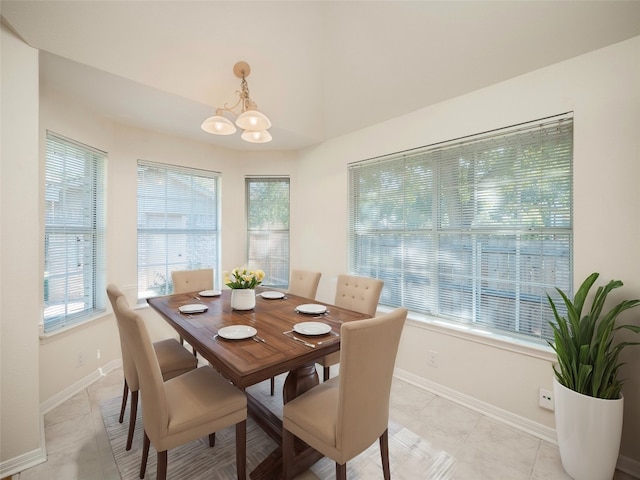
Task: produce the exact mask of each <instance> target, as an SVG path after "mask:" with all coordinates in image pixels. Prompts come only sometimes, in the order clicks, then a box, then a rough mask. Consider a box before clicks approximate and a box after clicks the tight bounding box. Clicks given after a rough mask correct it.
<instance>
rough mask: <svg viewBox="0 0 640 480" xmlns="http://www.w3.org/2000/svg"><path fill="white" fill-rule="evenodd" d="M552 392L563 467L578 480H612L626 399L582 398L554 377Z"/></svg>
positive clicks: (582, 396)
mask: <svg viewBox="0 0 640 480" xmlns="http://www.w3.org/2000/svg"><path fill="white" fill-rule="evenodd" d="M553 393H554V397H555V418H556V432H557V435H558V447H559V448H560V458H561V459H562V467H563V468H564V469H565V471H566V472H567V473H568V474H569V475H570V476H571V477H572V478H573V479H575V480H611V479H612V478H613V475H614V472H615V469H616V463H617V461H618V454H619V452H620V440H621V437H622V417H623V406H624V398H622V396H621V397H620V398H619V399H618V400H604V399H601V398H594V397H590V396H588V395H582V394H580V393H577V392H574V391H573V390H570V389H568V388H566V387H565V386H563V385H561V384H560V383H558V381H557V380H556V379H555V377H554V379H553Z"/></svg>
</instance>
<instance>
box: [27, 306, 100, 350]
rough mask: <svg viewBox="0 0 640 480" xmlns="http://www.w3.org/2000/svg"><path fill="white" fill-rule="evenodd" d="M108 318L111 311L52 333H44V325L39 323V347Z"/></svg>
mask: <svg viewBox="0 0 640 480" xmlns="http://www.w3.org/2000/svg"><path fill="white" fill-rule="evenodd" d="M109 316H111V311H108V310H105V311H102V312H100V313H97V314H95V315H92V316H90V317H87V318H86V319H84V320H82V321H80V322H77V323H74V324H72V325H69V326H67V327H63V328H59V329H57V330H55V331H53V332H47V333H45V332H44V324H42V323H41V324H40V325H39V330H40V344H41V345H44V344H47V343H49V342H52V341H54V340H56V339H58V338H62V337H64V336H65V335H66V334H69V333H71V332H75V331H78V330H81V329H83V328H87V327H88V326H89V325H91V324H93V323H95V322H97V321H100V320H103V319H105V318H107V317H109Z"/></svg>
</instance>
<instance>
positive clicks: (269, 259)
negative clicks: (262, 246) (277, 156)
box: [245, 175, 291, 288]
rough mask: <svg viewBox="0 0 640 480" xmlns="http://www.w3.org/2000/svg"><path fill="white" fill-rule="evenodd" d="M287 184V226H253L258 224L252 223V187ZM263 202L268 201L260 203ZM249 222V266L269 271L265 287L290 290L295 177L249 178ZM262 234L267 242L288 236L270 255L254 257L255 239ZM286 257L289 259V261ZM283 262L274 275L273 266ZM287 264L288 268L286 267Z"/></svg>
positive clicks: (246, 201) (247, 243) (247, 209)
mask: <svg viewBox="0 0 640 480" xmlns="http://www.w3.org/2000/svg"><path fill="white" fill-rule="evenodd" d="M259 183H262V184H278V183H280V184H284V183H286V190H287V191H286V207H284V206H281V208H286V212H287V214H286V225H284V226H279V227H274V228H262V227H252V225H253V224H254V222H253V221H252V219H251V218H250V217H251V212H252V211H253V209H252V198H251V185H252V184H259ZM260 202H261V203H263V202H264V199H261V200H260ZM245 222H246V238H247V241H246V258H247V263H248V265H249V266H250V267H251V268H252V269H260V270H263V271H264V272H265V279H264V281H263V282H262V285H264V286H268V287H273V288H288V287H289V274H290V265H291V256H290V255H291V178H290V177H289V176H288V175H277V176H271V175H248V176H246V177H245ZM257 234H260V235H261V236H262V237H263V239H265V240H266V241H267V242H269V241H271V240H273V238H274V237H275V238H276V240H277V238H278V237H281V238H282V237H285V238H286V240H285V243H284V244H283V243H282V241H281V242H279V244H278V245H277V247H276V248H275V249H273V248H272V247H271V246H268V247H267V250H269V252H268V254H266V255H262V256H261V257H260V258H258V257H256V256H254V255H253V254H252V252H253V247H254V243H253V242H252V236H255V235H257ZM285 257H286V258H285ZM277 263H280V264H281V266H280V267H278V268H275V270H277V271H278V272H279V273H278V274H277V276H276V274H274V273H273V270H274V268H271V265H272V264H274V265H275V264H277ZM282 264H284V265H285V266H282Z"/></svg>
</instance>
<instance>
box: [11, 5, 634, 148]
mask: <svg viewBox="0 0 640 480" xmlns="http://www.w3.org/2000/svg"><path fill="white" fill-rule="evenodd" d="M0 13H1V14H2V17H3V18H4V20H5V21H6V22H7V23H8V24H9V25H10V26H11V28H12V29H13V30H14V31H15V32H16V33H17V34H18V35H19V36H20V37H21V38H22V39H23V40H24V41H25V42H26V43H28V44H29V45H31V46H33V47H35V48H37V49H39V50H41V52H42V55H41V56H40V63H41V84H42V86H43V87H44V88H48V89H52V90H58V91H60V92H62V93H63V94H65V95H68V96H71V97H73V98H76V99H77V100H79V101H81V102H83V103H86V104H87V105H88V106H89V107H90V108H92V109H95V110H97V111H99V112H100V113H101V114H102V115H105V116H107V117H109V118H112V119H114V120H116V121H118V122H121V123H125V124H128V125H133V126H138V127H142V128H149V129H153V130H158V131H160V132H164V133H168V134H175V135H180V136H184V137H188V138H192V139H195V140H198V141H202V142H207V143H211V144H214V145H219V146H222V147H225V148H231V149H236V150H298V149H301V148H305V147H308V146H311V145H314V144H316V143H319V142H322V141H324V140H326V139H329V138H333V137H336V136H339V135H342V134H345V133H349V132H352V131H355V130H358V129H360V128H363V127H366V126H369V125H372V124H375V123H378V122H381V121H384V120H386V119H389V118H393V117H396V116H399V115H402V114H405V113H409V112H411V111H414V110H417V109H419V108H422V107H425V106H428V105H431V104H434V103H437V102H441V101H443V100H447V99H450V98H453V97H456V96H459V95H463V94H465V93H468V92H471V91H474V90H477V89H481V88H483V87H486V86H489V85H492V84H495V83H498V82H501V81H504V80H507V79H509V78H512V77H515V76H517V75H520V74H523V73H526V72H528V71H531V70H535V69H538V68H541V67H544V66H546V65H550V64H553V63H556V62H559V61H562V60H565V59H567V58H570V57H574V56H577V55H580V54H583V53H586V52H589V51H592V50H595V49H598V48H601V47H604V46H607V45H610V44H613V43H617V42H620V41H622V40H625V39H628V38H631V37H634V36H637V35H640V1H626V2H625V1H614V0H608V1H578V0H570V1H559V0H558V1H526V0H511V1H498V0H488V1H484V0H474V1H451V0H450V1H396V0H393V1H275V2H274V1H253V2H245V1H206V0H204V1H186V0H173V1H166V0H164V1H115V0H108V1H77V0H74V1H55V0H46V1H8V0H1V2H0ZM239 60H244V61H246V62H248V63H249V64H250V66H251V74H250V76H249V77H248V78H247V81H248V85H249V89H250V94H251V98H252V99H253V100H254V101H255V102H256V103H257V104H258V108H259V109H260V110H261V111H262V112H264V113H265V114H267V115H268V116H269V118H270V119H271V121H272V123H273V127H272V128H271V130H270V131H271V134H272V135H273V141H272V142H271V143H268V144H261V145H255V144H249V143H246V142H244V141H242V140H241V139H240V135H239V133H236V134H235V135H233V136H230V137H221V136H216V135H210V134H207V133H205V132H203V131H202V130H201V129H200V124H201V123H202V121H203V120H204V119H205V118H206V117H208V116H210V115H213V112H214V110H215V108H216V107H221V106H223V105H224V104H225V103H226V104H230V105H232V104H233V103H235V101H236V96H235V92H236V91H237V90H239V88H240V80H239V79H238V78H237V77H235V75H234V74H233V65H234V64H235V63H236V62H237V61H239Z"/></svg>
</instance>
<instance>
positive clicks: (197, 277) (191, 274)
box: [171, 268, 213, 293]
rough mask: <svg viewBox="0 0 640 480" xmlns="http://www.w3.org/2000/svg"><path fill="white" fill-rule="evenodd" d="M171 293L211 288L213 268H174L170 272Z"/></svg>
mask: <svg viewBox="0 0 640 480" xmlns="http://www.w3.org/2000/svg"><path fill="white" fill-rule="evenodd" d="M171 280H172V281H173V293H188V292H199V291H202V290H211V289H213V268H201V269H199V270H175V271H173V272H171Z"/></svg>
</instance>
